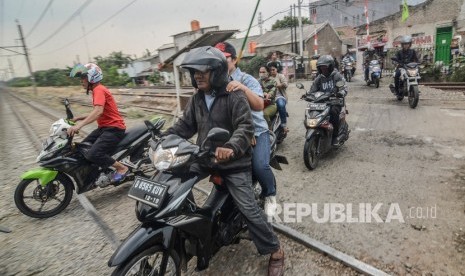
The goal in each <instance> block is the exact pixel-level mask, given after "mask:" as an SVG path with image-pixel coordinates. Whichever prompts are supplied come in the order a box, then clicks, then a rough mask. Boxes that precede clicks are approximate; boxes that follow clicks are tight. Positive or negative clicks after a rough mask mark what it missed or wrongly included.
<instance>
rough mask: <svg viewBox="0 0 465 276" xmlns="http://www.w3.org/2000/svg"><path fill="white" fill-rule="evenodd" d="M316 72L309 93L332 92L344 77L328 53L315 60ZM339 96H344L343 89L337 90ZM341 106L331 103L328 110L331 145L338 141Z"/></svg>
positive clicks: (336, 144)
mask: <svg viewBox="0 0 465 276" xmlns="http://www.w3.org/2000/svg"><path fill="white" fill-rule="evenodd" d="M317 67H318V72H319V73H320V75H319V76H318V77H317V78H316V79H315V81H314V82H313V84H312V87H311V88H310V91H309V93H315V92H318V91H321V92H324V93H333V92H334V89H335V87H336V83H337V82H338V81H344V77H343V76H342V75H341V73H339V71H337V70H336V69H335V68H334V59H333V57H332V56H330V55H324V56H321V57H320V58H319V59H318V62H317ZM338 93H339V95H338V96H341V97H345V96H346V92H345V90H342V91H339V92H338ZM341 109H342V106H339V105H332V106H331V110H330V111H329V116H330V117H329V121H330V123H331V124H332V125H333V137H332V145H333V146H338V145H339V141H338V139H337V136H338V133H339V125H340V122H339V114H340V113H341Z"/></svg>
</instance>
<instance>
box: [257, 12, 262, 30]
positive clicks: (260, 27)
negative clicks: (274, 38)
mask: <svg viewBox="0 0 465 276" xmlns="http://www.w3.org/2000/svg"><path fill="white" fill-rule="evenodd" d="M262 20H263V19H262V12H259V13H258V28H259V29H260V35H262V34H263V21H262Z"/></svg>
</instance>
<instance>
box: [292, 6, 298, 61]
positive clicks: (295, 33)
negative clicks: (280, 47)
mask: <svg viewBox="0 0 465 276" xmlns="http://www.w3.org/2000/svg"><path fill="white" fill-rule="evenodd" d="M293 7H294V17H293V18H292V22H294V20H295V19H296V17H297V16H296V11H295V10H296V7H295V4H294V5H293ZM292 25H293V26H294V53H297V51H298V49H297V48H298V47H297V44H298V43H297V26H296V25H295V24H292Z"/></svg>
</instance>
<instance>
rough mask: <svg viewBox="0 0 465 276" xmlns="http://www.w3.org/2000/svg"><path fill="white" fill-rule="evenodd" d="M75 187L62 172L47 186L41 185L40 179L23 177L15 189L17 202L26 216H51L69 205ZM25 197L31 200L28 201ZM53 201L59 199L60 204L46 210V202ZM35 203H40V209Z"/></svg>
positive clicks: (17, 205)
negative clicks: (35, 206)
mask: <svg viewBox="0 0 465 276" xmlns="http://www.w3.org/2000/svg"><path fill="white" fill-rule="evenodd" d="M31 185H32V186H31ZM28 188H33V190H30V191H26V190H27V189H28ZM73 189H74V187H73V183H72V182H71V181H70V180H69V179H68V178H66V177H64V176H62V175H60V174H58V175H57V177H56V178H55V179H54V180H52V181H51V182H50V183H48V184H47V185H46V186H45V187H43V186H42V185H40V183H39V179H23V180H22V181H21V182H20V183H19V184H18V186H17V187H16V190H15V195H14V199H15V204H16V207H17V208H18V209H19V211H21V213H23V214H25V215H26V216H29V217H33V218H50V217H53V216H55V215H57V214H59V213H60V212H61V211H63V210H64V209H65V208H66V207H67V206H68V205H69V203H70V201H71V198H72V197H73ZM25 199H29V200H27V202H26V201H25ZM51 201H57V203H58V205H56V206H55V207H53V208H52V209H48V210H45V211H44V210H43V208H44V207H45V205H46V203H48V202H51ZM34 203H38V204H40V206H38V209H37V208H34V207H33V205H34ZM36 205H37V204H36Z"/></svg>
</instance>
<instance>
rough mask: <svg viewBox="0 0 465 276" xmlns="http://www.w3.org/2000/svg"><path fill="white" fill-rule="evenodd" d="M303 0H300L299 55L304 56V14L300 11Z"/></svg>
mask: <svg viewBox="0 0 465 276" xmlns="http://www.w3.org/2000/svg"><path fill="white" fill-rule="evenodd" d="M302 2H303V0H298V2H297V3H298V4H297V6H298V9H299V11H298V16H299V55H300V56H301V57H302V56H303V51H304V41H303V36H304V34H303V29H302V14H301V12H300V8H301V6H302Z"/></svg>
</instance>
